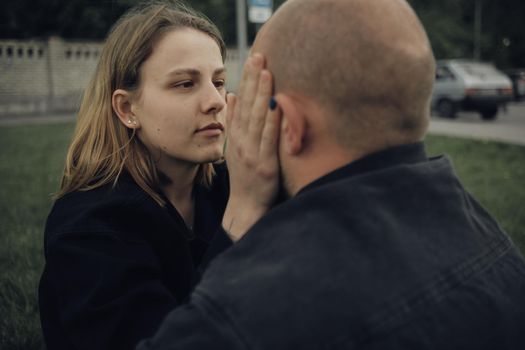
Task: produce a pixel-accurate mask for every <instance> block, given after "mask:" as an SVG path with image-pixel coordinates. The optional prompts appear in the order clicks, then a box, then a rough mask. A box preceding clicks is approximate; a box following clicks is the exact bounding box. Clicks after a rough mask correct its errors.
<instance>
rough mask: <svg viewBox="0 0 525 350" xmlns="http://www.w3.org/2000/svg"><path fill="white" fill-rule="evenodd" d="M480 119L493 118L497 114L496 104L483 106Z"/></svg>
mask: <svg viewBox="0 0 525 350" xmlns="http://www.w3.org/2000/svg"><path fill="white" fill-rule="evenodd" d="M480 114H481V119H483V120H494V119H496V116H497V115H498V106H491V107H485V108H484V109H482V110H481V111H480Z"/></svg>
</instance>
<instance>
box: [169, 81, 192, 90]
mask: <svg viewBox="0 0 525 350" xmlns="http://www.w3.org/2000/svg"><path fill="white" fill-rule="evenodd" d="M193 85H195V84H194V83H193V81H191V80H187V81H181V82H180V83H177V84H174V85H173V86H174V87H176V88H182V89H190V88H192V87H193Z"/></svg>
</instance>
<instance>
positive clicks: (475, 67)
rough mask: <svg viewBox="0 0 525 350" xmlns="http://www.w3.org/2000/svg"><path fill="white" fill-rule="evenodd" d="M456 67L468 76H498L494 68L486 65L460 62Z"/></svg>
mask: <svg viewBox="0 0 525 350" xmlns="http://www.w3.org/2000/svg"><path fill="white" fill-rule="evenodd" d="M457 67H458V68H459V69H461V70H462V71H463V72H465V73H466V74H468V75H470V76H475V77H480V78H485V77H487V76H494V75H499V73H498V71H497V70H496V68H494V66H492V65H491V64H488V63H479V62H461V63H458V64H457Z"/></svg>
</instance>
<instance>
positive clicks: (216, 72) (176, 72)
mask: <svg viewBox="0 0 525 350" xmlns="http://www.w3.org/2000/svg"><path fill="white" fill-rule="evenodd" d="M224 73H226V67H220V68H217V69H215V70H214V71H213V75H214V76H216V75H220V74H224ZM178 75H191V76H199V75H201V72H200V71H199V70H198V69H195V68H177V69H174V70H172V71H170V72H168V74H166V76H168V77H173V76H178Z"/></svg>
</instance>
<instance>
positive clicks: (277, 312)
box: [139, 144, 525, 350]
mask: <svg viewBox="0 0 525 350" xmlns="http://www.w3.org/2000/svg"><path fill="white" fill-rule="evenodd" d="M524 346H525V262H524V260H523V258H522V257H521V255H520V254H519V253H518V252H517V250H516V248H515V247H514V245H513V244H512V242H511V241H510V240H509V238H508V237H507V235H506V234H505V233H504V232H503V231H502V230H501V228H500V227H499V226H498V224H497V223H496V222H495V221H494V220H493V219H492V218H491V217H490V216H489V214H487V213H486V212H485V210H483V208H481V207H480V205H479V204H478V203H477V202H476V201H475V200H474V199H473V198H472V197H471V196H470V195H469V194H468V193H467V192H466V191H465V190H464V189H463V187H462V186H461V184H460V183H459V181H458V179H457V177H456V176H455V174H454V171H453V169H452V166H451V164H450V161H449V160H448V159H447V158H446V157H437V158H434V159H427V157H426V155H425V153H424V148H423V145H422V144H414V145H407V146H402V147H398V148H393V149H390V150H387V151H384V152H381V153H378V154H375V155H372V156H370V157H367V158H365V159H362V160H360V161H357V162H355V163H352V164H350V165H348V166H346V167H344V168H341V169H339V170H337V171H335V172H333V173H331V174H329V175H327V176H326V177H324V178H322V179H319V180H318V181H316V182H315V183H312V184H311V185H309V186H307V187H306V188H304V189H303V190H302V191H301V192H300V193H299V194H298V195H297V196H296V197H294V198H293V199H291V200H289V201H287V202H285V203H283V204H281V205H280V206H278V207H276V208H274V210H272V211H271V212H270V213H269V214H268V215H267V216H265V217H264V218H263V219H262V220H260V221H259V222H258V223H257V224H256V225H255V226H254V227H253V228H252V229H251V230H250V232H249V233H248V234H247V235H246V236H245V238H243V239H242V240H241V241H240V242H238V243H237V244H236V245H235V246H234V247H232V248H230V249H229V250H228V251H226V252H225V253H223V255H222V256H220V257H219V258H218V259H217V260H215V262H214V263H212V265H211V266H210V268H209V270H208V271H207V273H206V274H205V275H204V277H203V280H202V281H201V283H200V284H199V285H198V286H197V287H196V291H195V292H194V293H193V295H192V300H191V302H190V303H189V304H188V305H185V306H183V307H181V308H179V309H178V310H176V311H174V312H172V313H171V314H170V315H168V317H167V318H166V319H165V320H164V323H163V325H162V326H161V328H160V330H159V331H158V332H157V334H156V336H155V337H153V338H152V339H149V340H147V341H144V342H142V343H141V346H139V349H261V350H262V349H265V350H267V349H271V350H276V349H478V350H479V349H523V348H524Z"/></svg>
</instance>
